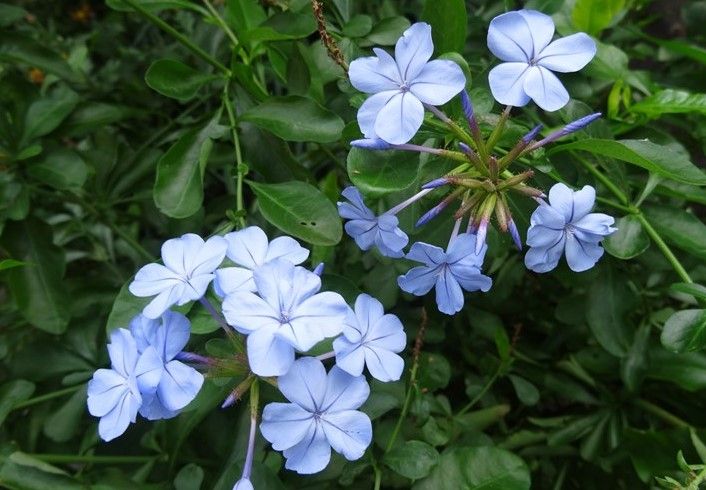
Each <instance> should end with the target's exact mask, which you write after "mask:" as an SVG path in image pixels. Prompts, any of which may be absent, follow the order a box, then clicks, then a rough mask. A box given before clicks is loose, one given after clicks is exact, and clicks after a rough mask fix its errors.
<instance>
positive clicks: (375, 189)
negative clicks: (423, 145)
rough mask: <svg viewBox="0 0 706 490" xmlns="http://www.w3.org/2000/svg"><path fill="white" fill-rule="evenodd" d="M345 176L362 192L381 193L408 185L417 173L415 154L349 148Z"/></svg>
mask: <svg viewBox="0 0 706 490" xmlns="http://www.w3.org/2000/svg"><path fill="white" fill-rule="evenodd" d="M347 167H348V177H350V179H351V182H353V184H354V185H355V186H356V187H358V189H359V190H360V191H361V192H362V193H363V194H374V195H381V194H387V193H388V192H393V191H399V190H402V189H405V188H407V187H409V186H410V185H411V184H412V183H413V182H414V181H415V180H416V178H417V175H418V174H419V157H418V156H417V155H415V154H409V153H407V152H403V151H370V150H363V149H360V148H351V151H350V152H349V153H348V159H347Z"/></svg>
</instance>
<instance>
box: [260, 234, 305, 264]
mask: <svg viewBox="0 0 706 490" xmlns="http://www.w3.org/2000/svg"><path fill="white" fill-rule="evenodd" d="M308 257H309V251H308V250H307V249H305V248H304V247H302V246H301V245H299V242H297V241H296V240H295V239H294V238H292V237H288V236H281V237H277V238H275V239H274V240H272V241H271V242H270V245H269V246H268V247H267V255H266V256H265V262H269V261H270V260H275V259H284V260H286V261H288V262H291V263H292V264H294V265H298V264H301V263H302V262H304V261H305V260H306V259H307V258H308Z"/></svg>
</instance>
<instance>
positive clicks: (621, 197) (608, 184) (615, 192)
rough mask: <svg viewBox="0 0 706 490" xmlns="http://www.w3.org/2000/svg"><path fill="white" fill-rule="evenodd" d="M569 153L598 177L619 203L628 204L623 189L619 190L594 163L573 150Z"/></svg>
mask: <svg viewBox="0 0 706 490" xmlns="http://www.w3.org/2000/svg"><path fill="white" fill-rule="evenodd" d="M571 154H572V156H573V157H574V158H576V160H578V161H579V162H580V163H581V165H583V166H584V168H585V169H586V170H588V171H589V173H591V175H593V176H594V177H595V178H596V179H598V180H599V181H600V182H601V184H603V185H604V186H605V187H606V189H608V190H609V191H610V192H612V193H613V195H614V196H615V197H617V198H618V200H619V201H620V202H621V204H624V205H626V206H627V205H629V204H630V201H629V200H628V197H627V196H626V195H625V194H624V193H623V191H621V190H620V189H619V188H618V186H616V185H615V184H614V183H613V182H611V181H610V179H609V178H608V177H606V176H605V175H603V174H602V173H601V172H599V171H598V169H597V168H596V167H595V166H594V165H592V164H591V163H590V162H588V161H587V160H586V159H585V158H582V157H580V156H578V155H576V153H575V152H571Z"/></svg>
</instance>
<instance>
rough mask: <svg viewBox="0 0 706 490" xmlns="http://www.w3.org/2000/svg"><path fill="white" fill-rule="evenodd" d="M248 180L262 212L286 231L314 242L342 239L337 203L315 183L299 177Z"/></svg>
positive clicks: (334, 241)
mask: <svg viewBox="0 0 706 490" xmlns="http://www.w3.org/2000/svg"><path fill="white" fill-rule="evenodd" d="M248 184H249V185H250V188H251V189H252V190H253V192H254V193H255V195H256V196H257V199H258V206H259V208H260V212H261V213H262V215H263V216H264V217H265V219H266V220H267V221H269V222H270V223H272V224H273V225H275V226H276V227H277V228H279V229H280V230H282V231H283V232H285V233H287V234H289V235H293V236H295V237H297V238H300V239H302V240H304V241H305V242H308V243H311V244H313V245H336V244H337V243H338V242H339V241H340V240H341V236H342V234H343V231H342V227H341V219H340V218H339V216H338V211H337V210H336V206H334V205H333V203H332V202H331V201H329V200H328V199H327V198H326V196H325V195H324V194H323V193H322V192H321V191H320V190H318V189H317V188H316V187H314V186H312V185H309V184H306V183H304V182H299V181H292V182H284V183H281V184H261V183H257V182H251V181H249V182H248Z"/></svg>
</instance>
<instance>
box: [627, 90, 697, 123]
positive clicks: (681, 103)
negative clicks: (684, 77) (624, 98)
mask: <svg viewBox="0 0 706 490" xmlns="http://www.w3.org/2000/svg"><path fill="white" fill-rule="evenodd" d="M630 111H631V112H634V113H637V114H645V115H646V116H648V117H659V116H661V115H662V114H687V113H696V114H706V94H692V93H690V92H686V91H683V90H674V89H665V90H660V91H659V92H657V93H655V94H653V95H650V96H649V97H645V98H644V99H642V100H641V101H639V102H637V103H635V104H633V105H631V106H630Z"/></svg>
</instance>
